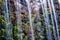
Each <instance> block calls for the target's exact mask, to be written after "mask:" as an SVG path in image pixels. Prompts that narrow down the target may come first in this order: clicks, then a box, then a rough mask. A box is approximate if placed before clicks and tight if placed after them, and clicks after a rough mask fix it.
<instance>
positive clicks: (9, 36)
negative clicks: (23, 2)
mask: <svg viewBox="0 0 60 40" xmlns="http://www.w3.org/2000/svg"><path fill="white" fill-rule="evenodd" d="M3 5H4V16H5V24H6V29H5V32H6V34H5V38H6V40H13V35H12V24H11V20H10V17H9V10H8V0H4V2H3Z"/></svg>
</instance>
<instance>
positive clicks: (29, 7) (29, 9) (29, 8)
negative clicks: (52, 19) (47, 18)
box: [26, 0, 35, 40]
mask: <svg viewBox="0 0 60 40" xmlns="http://www.w3.org/2000/svg"><path fill="white" fill-rule="evenodd" d="M26 3H27V6H28V12H29V21H30V28H31V30H30V31H31V36H32V40H35V39H34V30H33V25H32V18H31V6H30V1H29V0H26Z"/></svg>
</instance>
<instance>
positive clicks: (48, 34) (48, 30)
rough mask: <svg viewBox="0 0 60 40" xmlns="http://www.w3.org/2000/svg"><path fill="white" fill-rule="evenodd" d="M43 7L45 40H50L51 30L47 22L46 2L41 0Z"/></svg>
mask: <svg viewBox="0 0 60 40" xmlns="http://www.w3.org/2000/svg"><path fill="white" fill-rule="evenodd" d="M43 5H44V13H43V15H44V20H45V24H46V33H47V39H48V40H52V35H51V29H50V20H49V16H48V11H47V3H46V0H43ZM42 9H43V8H42Z"/></svg>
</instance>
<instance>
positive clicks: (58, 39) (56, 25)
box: [51, 0, 60, 40]
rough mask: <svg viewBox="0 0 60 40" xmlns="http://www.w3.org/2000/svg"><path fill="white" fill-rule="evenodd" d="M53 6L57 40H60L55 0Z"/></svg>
mask: <svg viewBox="0 0 60 40" xmlns="http://www.w3.org/2000/svg"><path fill="white" fill-rule="evenodd" d="M51 6H52V9H53V17H54V25H55V31H56V37H57V39H56V40H60V37H59V30H58V22H57V16H56V15H57V13H56V12H55V8H54V3H53V0H51Z"/></svg>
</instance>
